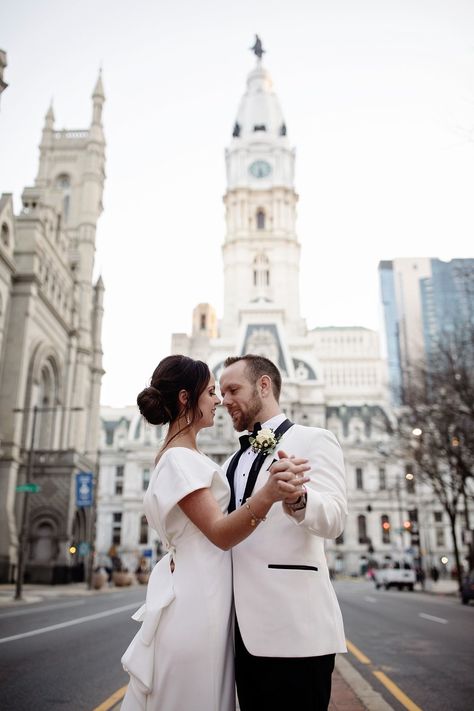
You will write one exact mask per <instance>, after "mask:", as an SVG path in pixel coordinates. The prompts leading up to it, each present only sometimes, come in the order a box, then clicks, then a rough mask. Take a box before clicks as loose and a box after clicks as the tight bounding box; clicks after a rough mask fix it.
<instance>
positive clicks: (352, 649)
mask: <svg viewBox="0 0 474 711" xmlns="http://www.w3.org/2000/svg"><path fill="white" fill-rule="evenodd" d="M346 644H347V649H348V650H349V652H351V654H353V655H354V657H355V658H356V659H358V660H359V662H361V664H372V662H371V661H370V659H369V658H368V657H366V656H365V654H364V652H361V651H360V649H359V648H358V647H356V646H355V644H352V642H349V640H348V639H346Z"/></svg>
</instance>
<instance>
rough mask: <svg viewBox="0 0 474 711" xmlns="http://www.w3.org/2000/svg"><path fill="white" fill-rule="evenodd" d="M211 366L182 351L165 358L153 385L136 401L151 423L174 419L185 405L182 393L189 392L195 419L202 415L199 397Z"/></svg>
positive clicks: (189, 412)
mask: <svg viewBox="0 0 474 711" xmlns="http://www.w3.org/2000/svg"><path fill="white" fill-rule="evenodd" d="M210 377H211V374H210V372H209V368H208V367H207V365H206V364H205V363H203V362H202V361H200V360H193V359H192V358H188V357H187V356H183V355H172V356H168V357H167V358H163V360H162V361H160V363H159V364H158V366H157V367H156V368H155V372H154V373H153V375H152V377H151V382H150V385H149V386H148V387H147V388H145V389H144V390H142V391H141V393H139V395H138V397H137V405H138V407H139V410H140V412H141V414H142V415H143V417H144V418H145V420H147V422H149V423H150V424H151V425H166V424H167V423H168V422H173V420H175V419H176V418H177V417H178V415H179V414H180V411H181V410H182V406H181V405H180V403H179V393H180V391H181V390H185V391H186V392H187V393H188V402H187V408H186V413H187V416H188V417H190V418H191V421H192V422H194V421H195V420H196V419H199V417H201V413H200V411H199V408H198V400H199V397H200V395H201V393H202V392H203V391H204V389H205V387H206V386H207V384H208V382H209V378H210Z"/></svg>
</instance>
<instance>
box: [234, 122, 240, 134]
mask: <svg viewBox="0 0 474 711" xmlns="http://www.w3.org/2000/svg"><path fill="white" fill-rule="evenodd" d="M232 136H233V137H234V138H239V137H240V123H238V122H237V121H236V122H235V124H234V130H233V131H232Z"/></svg>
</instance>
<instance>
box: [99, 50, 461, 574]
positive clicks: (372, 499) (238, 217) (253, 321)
mask: <svg viewBox="0 0 474 711" xmlns="http://www.w3.org/2000/svg"><path fill="white" fill-rule="evenodd" d="M289 129H290V127H288V126H287V124H286V121H285V118H284V114H283V111H282V109H281V106H280V103H279V100H278V96H277V94H276V92H275V90H274V88H273V83H272V79H271V77H270V74H269V72H268V70H267V69H266V67H265V66H264V63H263V61H262V59H261V58H260V57H257V58H256V63H255V66H254V68H253V69H252V71H251V72H250V74H249V75H248V77H247V82H246V89H245V92H244V94H243V96H242V98H241V101H240V105H239V108H238V111H237V114H236V116H235V120H234V122H233V130H232V135H230V136H229V144H228V146H227V148H226V151H225V162H226V175H227V187H226V192H225V195H224V204H225V222H226V224H225V236H224V240H223V244H222V245H219V244H215V245H214V249H216V250H217V249H219V248H220V247H221V246H222V254H223V269H224V311H223V314H222V318H220V319H219V318H218V316H217V314H216V312H215V310H214V308H213V307H212V305H210V304H198V305H197V306H196V307H195V308H194V311H193V312H192V329H191V332H190V333H189V334H187V333H175V334H174V335H173V337H172V344H171V352H172V353H182V354H184V355H189V356H191V357H193V358H197V359H201V360H204V361H206V362H207V363H208V364H209V366H210V368H211V370H212V371H213V373H214V375H215V376H216V379H218V378H219V375H220V373H221V370H222V368H223V362H224V360H225V358H226V357H227V356H229V355H238V354H244V353H256V354H261V355H264V356H266V357H268V358H270V359H271V360H272V361H274V362H275V363H276V364H277V365H278V367H279V369H280V371H281V373H282V376H283V388H282V395H281V406H282V409H283V411H284V412H285V413H286V415H287V416H288V417H289V418H290V419H291V420H293V421H295V422H298V423H300V424H303V425H309V426H313V427H323V428H327V429H329V430H331V431H332V432H333V433H334V434H335V435H336V436H337V438H338V440H339V442H340V444H341V446H342V448H343V451H344V457H345V462H346V470H347V486H348V494H349V516H348V519H347V524H346V528H345V531H344V534H343V535H342V536H341V537H340V538H339V539H337V540H335V541H328V542H327V555H328V561H329V566H330V568H332V569H333V570H335V571H341V572H345V573H349V574H352V573H354V574H359V573H361V572H363V571H364V570H366V569H367V567H368V565H369V562H370V561H375V562H376V564H378V565H383V564H385V563H388V562H390V561H392V560H393V561H395V560H397V561H400V560H403V559H404V558H407V559H413V555H414V552H415V551H414V549H413V547H412V545H411V543H412V540H411V538H410V533H409V531H406V530H405V527H404V522H405V521H406V520H409V516H410V515H413V511H415V510H416V511H417V513H418V512H419V519H420V521H419V524H420V528H423V530H424V531H425V536H426V540H423V541H422V546H423V548H424V550H425V552H426V555H428V552H430V553H432V555H433V556H434V558H435V559H437V556H438V553H445V552H446V550H448V547H449V546H448V542H449V539H448V538H445V534H446V531H447V522H446V521H444V519H443V514H442V512H440V511H435V512H434V511H433V510H432V508H433V502H432V499H433V497H432V494H431V492H429V491H427V490H426V489H424V488H423V487H421V486H417V485H416V482H415V479H414V477H413V475H412V472H411V468H410V464H409V463H405V462H403V461H401V459H400V455H399V454H397V451H396V448H395V447H394V444H393V442H392V441H391V438H390V435H389V434H388V427H387V425H388V423H389V419H390V417H391V415H390V405H389V393H388V387H387V369H386V363H385V361H384V360H383V359H382V358H381V355H380V349H379V336H378V333H377V332H375V331H372V330H370V329H367V328H362V327H320V328H314V329H308V327H307V325H306V322H305V319H304V315H303V314H302V313H301V310H300V300H299V287H300V259H301V252H302V248H301V244H300V242H299V239H298V234H297V229H296V216H297V215H296V211H297V202H298V195H297V193H296V189H295V150H294V148H293V147H292V144H291V142H290V130H289ZM211 248H212V247H211ZM101 414H102V439H101V467H100V491H99V514H98V538H97V549H98V551H99V553H100V554H101V555H102V556H103V559H104V560H106V554H107V551H108V550H109V548H110V546H111V545H114V546H115V547H116V548H117V550H118V551H119V552H120V555H121V556H122V558H123V559H124V561H125V562H126V564H127V565H128V566H129V567H132V566H134V565H136V562H137V560H138V559H139V557H140V556H141V555H142V554H143V552H144V551H146V552H147V553H149V554H150V555H152V556H155V554H156V545H157V541H156V537H154V534H153V533H152V532H150V531H148V529H147V524H146V519H145V518H144V516H143V508H142V499H143V493H144V490H145V489H146V486H147V483H148V480H149V476H150V471H151V470H152V468H153V461H154V457H155V455H156V451H157V449H158V446H159V442H160V439H161V436H162V434H163V433H162V432H161V431H157V428H151V427H149V426H148V425H146V424H145V423H144V422H143V420H142V419H141V418H140V416H139V415H138V411H137V409H136V408H135V407H130V408H123V409H117V408H102V411H101ZM236 443H237V436H236V433H235V432H234V431H233V429H232V425H231V421H230V417H229V416H228V415H227V413H226V412H225V411H224V409H223V408H219V409H218V411H217V415H216V420H215V426H214V427H213V428H210V429H207V430H204V431H203V432H202V433H201V435H200V447H201V448H202V449H203V450H204V451H205V452H206V454H208V455H209V456H210V457H211V458H212V459H213V460H215V461H216V462H219V463H222V462H224V461H225V460H226V459H227V457H228V456H229V455H230V454H231V452H232V451H234V450H235V449H236ZM295 454H298V453H297V452H295ZM407 475H408V477H407ZM410 512H411V514H410ZM434 514H436V516H437V518H436V519H434V518H433V515H434ZM422 519H423V520H422ZM425 519H426V520H425ZM434 521H436V525H433V526H432V525H431V524H432V523H433V522H434ZM437 531H439V533H437Z"/></svg>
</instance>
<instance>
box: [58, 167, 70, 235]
mask: <svg viewBox="0 0 474 711" xmlns="http://www.w3.org/2000/svg"><path fill="white" fill-rule="evenodd" d="M56 187H57V188H59V190H61V191H62V194H63V202H62V216H63V222H64V224H67V221H68V218H69V206H70V200H71V178H70V177H69V175H67V174H66V173H61V175H58V177H57V178H56Z"/></svg>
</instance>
